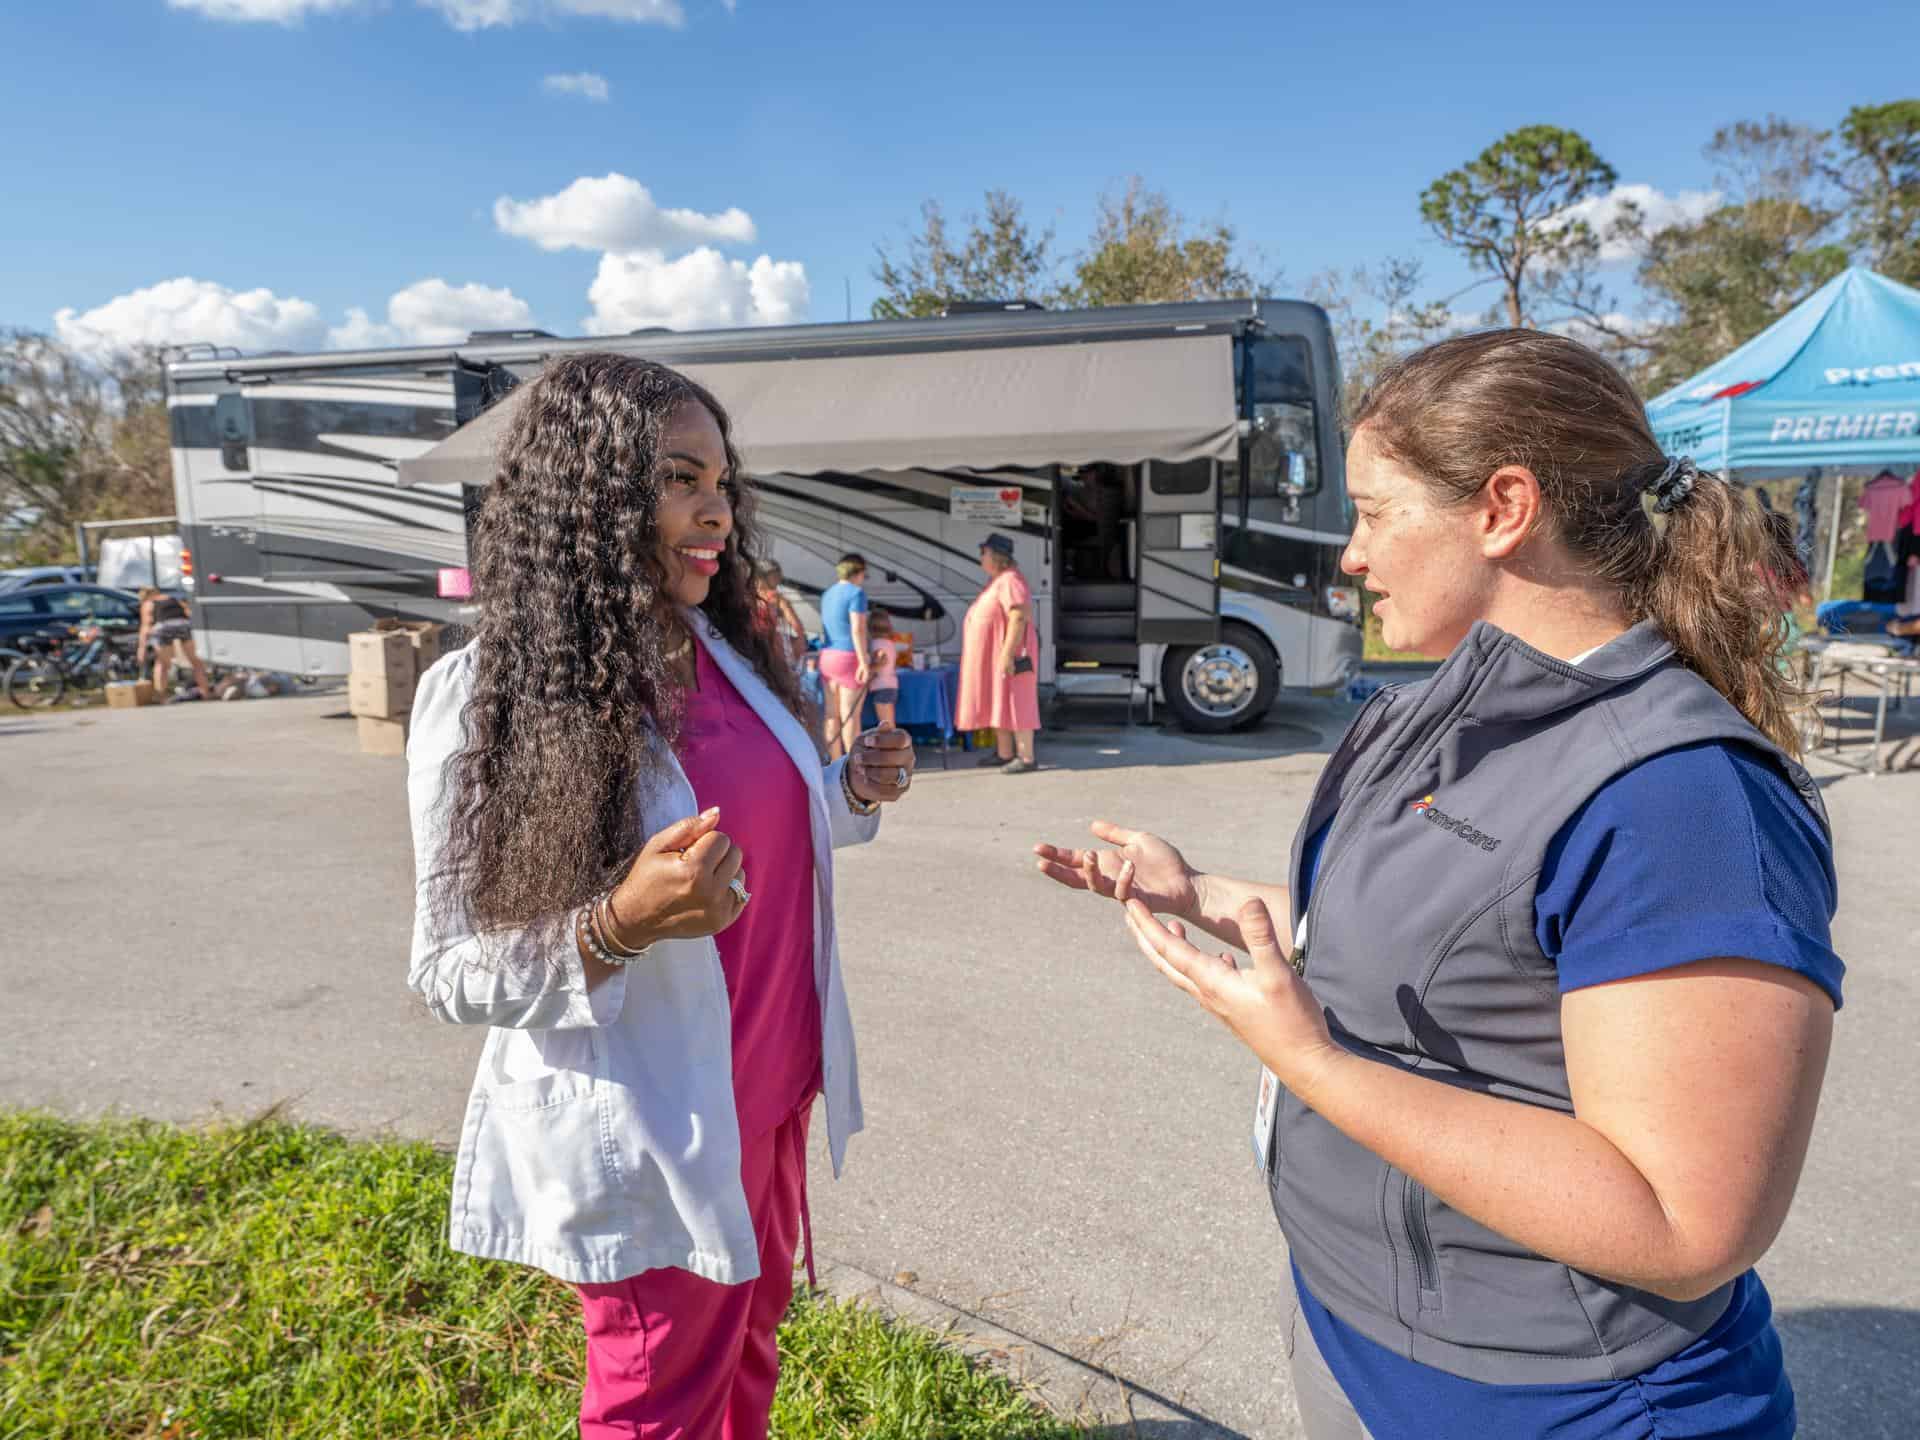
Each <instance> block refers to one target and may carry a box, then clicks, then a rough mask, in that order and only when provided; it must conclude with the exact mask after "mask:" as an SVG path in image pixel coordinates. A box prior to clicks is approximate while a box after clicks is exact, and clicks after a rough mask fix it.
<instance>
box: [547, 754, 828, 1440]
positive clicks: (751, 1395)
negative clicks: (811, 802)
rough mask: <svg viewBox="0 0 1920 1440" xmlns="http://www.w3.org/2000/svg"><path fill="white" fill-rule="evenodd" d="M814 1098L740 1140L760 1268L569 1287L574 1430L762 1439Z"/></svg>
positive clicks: (803, 1194) (633, 1437) (788, 1288)
mask: <svg viewBox="0 0 1920 1440" xmlns="http://www.w3.org/2000/svg"><path fill="white" fill-rule="evenodd" d="M789 768H791V766H790V765H789ZM758 903H759V899H758V896H757V895H756V897H755V900H754V904H758ZM747 908H748V909H752V908H753V906H752V905H749V906H748V907H747ZM809 1109H810V1107H808V1106H803V1107H802V1108H801V1109H799V1110H798V1111H796V1112H795V1113H794V1114H792V1115H791V1116H789V1117H788V1118H787V1120H786V1121H785V1122H784V1123H783V1124H781V1125H779V1126H778V1127H776V1128H775V1129H773V1130H770V1131H768V1132H767V1133H766V1134H764V1135H762V1136H760V1137H759V1138H758V1139H756V1140H749V1141H745V1142H743V1143H742V1145H741V1147H740V1180H741V1183H742V1184H743V1185H744V1186H745V1187H746V1191H747V1207H748V1208H749V1209H750V1210H751V1211H752V1212H753V1229H754V1233H755V1234H756V1235H757V1236H759V1238H760V1278H759V1279H757V1280H748V1281H745V1282H743V1283H742V1284H739V1285H717V1284H715V1283H714V1282H713V1281H711V1280H708V1279H705V1278H703V1277H702V1276H699V1275H695V1274H694V1273H693V1272H691V1271H689V1270H671V1269H668V1270H648V1271H645V1272H643V1273H642V1274H639V1275H632V1276H629V1277H628V1278H627V1279H625V1280H615V1281H613V1282H611V1283H610V1284H604V1285H578V1286H575V1287H574V1288H575V1289H577V1290H578V1291H579V1292H580V1306H581V1314H582V1317H583V1319H584V1321H585V1324H586V1330H587V1388H586V1392H585V1394H584V1395H582V1397H581V1400H580V1436H581V1440H640V1437H645V1440H765V1437H766V1434H767V1414H768V1411H769V1410H771V1409H772V1407H773V1390H774V1386H775V1384H776V1383H777V1382H778V1380H779V1378H780V1352H779V1349H778V1347H777V1345H776V1344H775V1339H774V1335H775V1331H776V1330H777V1329H778V1328H779V1325H780V1320H781V1317H782V1316H784V1315H785V1314H786V1313H787V1302H788V1301H789V1300H791V1299H792V1298H793V1253H794V1249H795V1247H796V1246H797V1245H798V1243H799V1241H800V1235H801V1231H802V1227H803V1224H804V1217H805V1215H806V1204H807V1120H808V1113H809Z"/></svg>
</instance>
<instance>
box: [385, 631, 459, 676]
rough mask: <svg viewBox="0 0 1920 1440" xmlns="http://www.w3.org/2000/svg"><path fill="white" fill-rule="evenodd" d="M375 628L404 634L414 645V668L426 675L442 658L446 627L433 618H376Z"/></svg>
mask: <svg viewBox="0 0 1920 1440" xmlns="http://www.w3.org/2000/svg"><path fill="white" fill-rule="evenodd" d="M373 628H374V629H375V630H378V631H382V632H384V633H389V634H391V633H393V632H396V631H397V632H399V633H401V634H404V635H405V636H406V637H407V639H408V640H409V641H410V642H411V643H412V645H413V669H414V673H415V674H416V675H424V674H425V673H426V672H427V670H428V668H429V667H430V666H431V665H432V664H433V662H434V661H436V660H438V659H439V658H440V632H441V631H442V630H443V629H444V628H445V627H444V626H441V625H436V624H435V623H434V622H433V621H431V620H376V621H374V622H373Z"/></svg>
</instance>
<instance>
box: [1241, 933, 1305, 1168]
mask: <svg viewBox="0 0 1920 1440" xmlns="http://www.w3.org/2000/svg"><path fill="white" fill-rule="evenodd" d="M1293 948H1294V953H1295V954H1302V953H1304V952H1305V950H1306V948H1307V917H1306V916H1304V915H1302V916H1301V917H1300V924H1299V925H1298V926H1297V927H1295V929H1294V932H1293ZM1279 1130H1280V1077H1279V1076H1277V1075H1275V1074H1274V1073H1273V1071H1271V1070H1269V1069H1268V1068H1267V1067H1266V1066H1264V1065H1262V1066H1261V1067H1260V1094H1259V1096H1258V1097H1257V1098H1256V1099H1255V1100H1254V1102H1253V1158H1254V1160H1255V1161H1256V1162H1257V1163H1258V1164H1259V1166H1260V1177H1261V1179H1263V1180H1265V1181H1266V1182H1267V1184H1269V1185H1271V1184H1273V1169H1274V1160H1275V1159H1276V1158H1277V1155H1278V1151H1279V1145H1278V1143H1277V1141H1278V1138H1279Z"/></svg>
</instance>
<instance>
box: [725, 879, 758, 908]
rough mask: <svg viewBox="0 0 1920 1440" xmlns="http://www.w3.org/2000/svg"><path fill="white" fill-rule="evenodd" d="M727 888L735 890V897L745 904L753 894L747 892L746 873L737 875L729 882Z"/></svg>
mask: <svg viewBox="0 0 1920 1440" xmlns="http://www.w3.org/2000/svg"><path fill="white" fill-rule="evenodd" d="M727 889H729V890H731V891H732V892H733V898H734V899H736V900H738V901H739V902H740V903H741V904H742V905H745V904H746V903H747V902H748V901H749V900H751V899H752V898H753V896H751V895H749V894H748V893H747V881H746V877H745V876H744V875H735V876H734V877H733V879H731V880H729V881H728V882H727Z"/></svg>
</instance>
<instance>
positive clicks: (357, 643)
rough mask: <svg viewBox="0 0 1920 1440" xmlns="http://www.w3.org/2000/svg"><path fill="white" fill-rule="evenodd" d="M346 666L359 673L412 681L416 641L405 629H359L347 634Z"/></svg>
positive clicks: (356, 673) (409, 682)
mask: <svg viewBox="0 0 1920 1440" xmlns="http://www.w3.org/2000/svg"><path fill="white" fill-rule="evenodd" d="M347 666H348V668H349V669H350V670H351V671H352V673H353V674H354V675H356V676H358V675H377V676H379V677H381V678H382V679H388V678H391V679H395V680H402V681H405V682H406V683H407V684H412V683H413V676H414V668H413V641H412V639H411V638H410V637H409V636H408V635H407V633H406V631H404V630H356V631H354V632H353V634H351V635H349V636H347Z"/></svg>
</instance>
